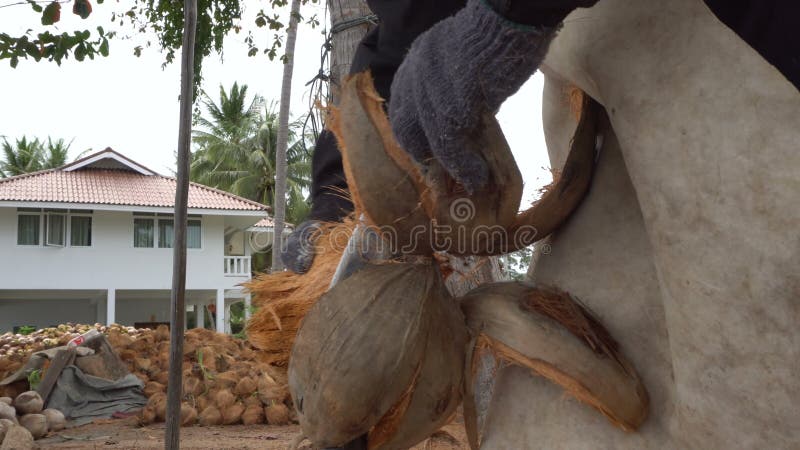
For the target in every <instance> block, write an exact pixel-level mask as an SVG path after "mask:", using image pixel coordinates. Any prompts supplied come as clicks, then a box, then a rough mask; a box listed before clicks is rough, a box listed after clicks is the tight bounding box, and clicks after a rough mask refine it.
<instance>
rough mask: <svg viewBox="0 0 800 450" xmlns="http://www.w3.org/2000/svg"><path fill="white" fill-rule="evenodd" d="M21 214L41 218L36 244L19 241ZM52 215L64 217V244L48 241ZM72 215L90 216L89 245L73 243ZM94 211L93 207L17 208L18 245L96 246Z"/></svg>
mask: <svg viewBox="0 0 800 450" xmlns="http://www.w3.org/2000/svg"><path fill="white" fill-rule="evenodd" d="M19 216H36V217H38V218H39V233H38V237H37V243H36V244H20V243H19ZM50 216H60V217H63V220H64V224H63V228H62V231H63V234H64V235H63V237H64V243H63V244H51V243H48V238H49V236H48V232H47V231H48V226H49V224H50V221H49V217H50ZM72 217H89V218H90V219H91V224H90V225H89V236H90V238H89V241H90V242H89V245H72V236H71V233H72ZM94 224H95V222H94V211H93V210H91V209H60V208H17V239H16V246H17V247H23V248H31V247H38V248H44V247H49V248H67V247H75V248H91V247H93V246H94V239H93V238H92V237H91V236H92V234H93V232H92V231H93V230H94Z"/></svg>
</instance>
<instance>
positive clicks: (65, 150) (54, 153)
mask: <svg viewBox="0 0 800 450" xmlns="http://www.w3.org/2000/svg"><path fill="white" fill-rule="evenodd" d="M71 145H72V141H70V142H69V143H64V139H58V140H57V141H53V140H52V139H51V138H50V137H48V138H47V143H46V144H45V143H44V142H43V141H40V140H39V138H34V139H33V140H28V138H27V137H25V136H23V137H22V138H20V139H16V140H15V143H14V145H12V144H11V143H10V142H8V139H6V138H3V145H2V147H3V156H4V159H3V160H2V161H0V178H5V177H12V176H15V175H22V174H24V173H30V172H36V171H39V170H45V169H55V168H56V167H61V166H63V165H64V164H66V163H67V155H68V154H69V148H70V146H71Z"/></svg>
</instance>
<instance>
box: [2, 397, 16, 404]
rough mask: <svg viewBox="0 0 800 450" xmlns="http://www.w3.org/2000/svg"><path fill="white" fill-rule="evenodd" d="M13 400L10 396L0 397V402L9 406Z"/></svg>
mask: <svg viewBox="0 0 800 450" xmlns="http://www.w3.org/2000/svg"><path fill="white" fill-rule="evenodd" d="M13 402H14V400H13V399H12V398H11V397H0V403H5V404H6V405H9V406H11V404H12V403H13Z"/></svg>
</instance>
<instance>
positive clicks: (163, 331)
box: [153, 325, 169, 342]
mask: <svg viewBox="0 0 800 450" xmlns="http://www.w3.org/2000/svg"><path fill="white" fill-rule="evenodd" d="M153 337H155V339H156V342H162V341H169V327H168V326H166V325H159V326H157V327H156V330H155V333H153Z"/></svg>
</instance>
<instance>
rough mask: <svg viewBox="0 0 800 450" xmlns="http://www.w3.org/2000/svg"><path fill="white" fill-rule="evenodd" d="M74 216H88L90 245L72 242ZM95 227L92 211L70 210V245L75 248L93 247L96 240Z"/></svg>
mask: <svg viewBox="0 0 800 450" xmlns="http://www.w3.org/2000/svg"><path fill="white" fill-rule="evenodd" d="M73 217H87V218H88V219H89V245H75V244H73V243H72V218H73ZM93 229H94V217H93V216H92V214H91V213H90V212H83V211H81V212H75V213H72V212H70V214H69V218H68V220H67V236H68V237H69V246H70V247H74V248H91V247H92V243H93V242H94V238H93V234H94V233H92V231H93Z"/></svg>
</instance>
